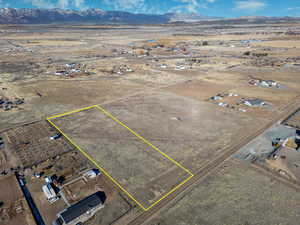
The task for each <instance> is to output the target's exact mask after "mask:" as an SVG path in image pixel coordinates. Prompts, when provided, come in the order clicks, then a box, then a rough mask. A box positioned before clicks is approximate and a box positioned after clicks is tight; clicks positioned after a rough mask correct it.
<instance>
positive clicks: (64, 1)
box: [56, 0, 70, 9]
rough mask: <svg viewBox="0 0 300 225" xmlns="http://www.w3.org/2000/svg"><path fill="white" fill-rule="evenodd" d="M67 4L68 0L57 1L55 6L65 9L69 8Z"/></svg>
mask: <svg viewBox="0 0 300 225" xmlns="http://www.w3.org/2000/svg"><path fill="white" fill-rule="evenodd" d="M69 3H70V2H69V0H59V1H58V2H57V4H56V5H57V7H58V8H61V9H66V8H68V7H69Z"/></svg>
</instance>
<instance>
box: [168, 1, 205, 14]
mask: <svg viewBox="0 0 300 225" xmlns="http://www.w3.org/2000/svg"><path fill="white" fill-rule="evenodd" d="M178 2H179V3H180V5H178V6H175V7H173V8H171V9H170V10H169V11H170V12H177V13H186V12H188V13H198V11H199V9H200V8H204V9H206V8H207V6H206V4H205V3H199V1H198V0H178Z"/></svg>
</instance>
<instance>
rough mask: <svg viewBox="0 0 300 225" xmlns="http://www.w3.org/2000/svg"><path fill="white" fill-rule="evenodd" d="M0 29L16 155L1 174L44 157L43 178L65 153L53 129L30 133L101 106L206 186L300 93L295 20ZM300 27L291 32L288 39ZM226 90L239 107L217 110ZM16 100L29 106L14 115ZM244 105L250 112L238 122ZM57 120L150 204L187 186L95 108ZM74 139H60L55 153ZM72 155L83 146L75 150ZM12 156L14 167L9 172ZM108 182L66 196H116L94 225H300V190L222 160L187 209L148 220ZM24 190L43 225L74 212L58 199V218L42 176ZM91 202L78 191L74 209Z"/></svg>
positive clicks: (84, 163) (178, 205)
mask: <svg viewBox="0 0 300 225" xmlns="http://www.w3.org/2000/svg"><path fill="white" fill-rule="evenodd" d="M0 28H1V30H2V31H3V32H1V38H0V39H1V40H0V53H1V54H0V96H1V98H3V103H1V104H2V105H1V109H0V110H1V112H0V130H1V131H5V132H8V133H5V132H2V133H1V136H4V139H5V142H7V143H8V145H5V148H4V149H5V150H4V151H3V152H4V153H5V154H4V153H3V154H0V155H1V156H0V157H2V162H1V163H2V164H3V165H0V166H2V167H1V168H4V169H5V170H9V167H14V168H16V167H17V166H18V165H19V164H20V165H21V164H22V162H23V164H24V165H25V164H26V165H27V164H28V166H29V165H30V164H32V162H33V163H36V162H38V161H39V159H43V160H46V162H44V163H45V165H44V163H41V164H40V165H37V167H36V169H40V168H42V167H44V166H46V164H47V165H48V164H51V163H54V160H55V159H53V157H54V156H56V155H57V152H59V151H60V150H61V151H64V152H67V151H65V149H64V147H63V146H62V145H61V146H60V145H56V144H53V143H51V141H52V140H51V141H50V139H49V136H50V135H52V133H56V132H58V131H55V129H54V128H51V129H50V128H49V127H47V128H45V126H44V127H42V128H41V127H39V126H36V127H35V126H32V127H26V126H21V125H22V124H24V123H28V122H32V121H37V122H38V124H39V123H45V119H46V118H48V117H50V116H53V115H56V114H61V113H65V112H68V111H72V110H77V109H80V108H84V107H88V106H92V105H100V106H103V107H104V108H105V109H107V110H108V111H109V112H110V113H111V114H112V115H113V116H115V117H116V118H118V119H119V120H120V121H121V122H123V123H124V124H126V125H127V126H128V127H129V128H131V129H132V130H133V131H135V132H137V133H138V134H140V135H141V136H143V137H144V138H145V139H146V140H148V141H149V142H151V143H152V144H153V145H154V146H156V147H157V148H158V149H160V150H161V151H162V152H164V153H166V154H167V155H168V156H170V157H171V158H173V159H174V160H176V162H178V163H180V164H181V165H182V166H184V167H185V168H187V169H188V170H190V171H191V172H192V173H194V174H197V176H201V175H202V174H201V172H202V170H204V169H205V168H210V167H207V166H208V165H210V163H214V162H215V160H218V159H219V158H222V157H223V155H226V153H228V154H229V153H230V154H232V152H233V150H236V151H238V149H233V150H232V149H231V148H233V147H235V146H240V145H239V144H241V143H242V142H241V141H242V140H245V139H246V138H248V137H249V138H250V137H252V135H254V134H256V133H257V132H258V131H260V129H262V128H264V127H265V126H266V125H267V124H268V123H269V122H270V121H273V120H274V118H277V117H278V116H279V115H281V114H282V113H283V112H284V113H285V110H286V109H287V108H288V107H289V106H290V105H291V104H293V103H296V102H297V100H298V96H299V94H300V91H299V86H300V77H299V71H300V68H299V64H300V58H299V51H298V50H297V49H298V48H299V41H298V39H299V38H300V35H299V34H297V32H296V31H298V30H299V31H300V27H299V24H297V23H294V24H283V23H282V24H267V25H264V24H251V25H249V24H248V25H247V24H245V25H244V24H239V25H236V24H232V25H230V26H223V25H220V26H217V27H215V26H213V25H212V26H210V25H201V24H192V25H189V26H186V25H185V26H182V25H179V24H178V25H174V24H172V25H163V26H158V25H157V26H154V25H153V26H150V25H149V26H136V27H131V26H120V27H114V26H97V25H84V26H79V25H76V26H54V27H52V26H46V25H40V26H4V25H3V26H0ZM291 29H292V30H293V31H295V33H296V34H293V35H290V34H289V31H290V30H291ZM19 32H20V33H19ZM279 34H280V35H279ZM260 53H267V54H260ZM70 63H75V64H76V66H77V65H79V64H80V72H76V71H77V70H78V69H75V68H72V66H68V65H69V64H70ZM164 64H166V66H165V65H164ZM124 68H125V69H124ZM121 70H122V71H121ZM82 74H84V75H82ZM251 79H262V80H274V81H277V82H278V83H279V84H280V88H275V87H272V88H271V87H262V86H255V85H250V84H249V81H250V80H251ZM221 93H235V94H237V95H238V96H235V97H224V99H222V100H220V101H228V103H230V106H229V107H221V106H220V105H218V103H219V102H218V101H212V100H211V99H210V98H211V97H212V96H215V95H218V94H221ZM17 98H19V99H23V100H24V103H22V104H20V105H16V104H15V103H14V102H16V99H17ZM248 98H251V99H252V98H259V99H262V100H264V101H265V102H267V103H268V104H269V105H268V106H266V107H249V106H245V105H242V104H240V103H239V104H237V102H240V100H243V99H248ZM5 104H8V105H9V104H10V105H12V108H11V109H10V108H9V107H8V106H5ZM231 106H234V107H231ZM240 107H242V108H243V109H246V111H245V112H242V111H241V110H239V108H240ZM286 116H287V115H286ZM53 122H55V124H56V125H58V126H59V127H60V128H61V129H62V130H63V131H64V132H65V133H66V134H67V135H70V137H72V139H73V140H74V141H75V142H76V143H77V144H78V145H80V146H81V147H82V148H83V149H84V150H86V151H87V152H88V153H89V154H90V155H92V156H93V157H94V158H95V161H96V162H97V163H99V165H101V166H103V167H104V168H105V169H106V170H107V171H108V172H109V174H110V175H112V176H113V177H114V178H116V180H117V181H118V182H119V183H120V184H122V185H124V187H126V190H127V189H128V191H129V192H131V193H132V194H134V195H135V196H136V198H138V199H139V200H140V201H141V202H142V204H144V205H145V207H149V206H150V205H151V204H153V203H154V202H156V201H157V200H158V199H160V198H161V197H162V196H164V194H166V193H167V192H168V191H169V190H171V189H172V188H174V187H175V186H176V185H178V184H179V183H180V182H182V181H183V180H185V179H186V178H187V177H188V175H187V174H186V173H185V172H186V171H183V170H182V169H178V168H177V166H176V165H175V164H174V163H172V162H170V160H167V159H166V158H164V157H162V156H161V154H156V153H157V152H155V151H151V150H153V149H151V148H149V146H148V145H146V144H145V143H143V142H142V141H141V140H140V139H138V138H137V137H136V136H134V135H132V133H130V132H129V131H128V130H127V129H125V128H124V127H122V126H119V125H118V124H117V123H115V122H114V121H112V120H111V119H110V118H107V116H105V115H104V114H101V112H99V110H95V109H90V110H87V111H83V112H80V113H75V114H72V115H68V116H65V117H61V118H56V119H53ZM20 126H21V127H20ZM47 126H48V125H47ZM9 128H12V129H9ZM26 128H30V129H26ZM123 128H124V129H123ZM47 129H48V130H47ZM14 131H18V132H19V133H18V132H15V134H13V135H12V136H14V138H15V140H13V141H12V142H14V143H15V144H12V143H9V140H7V137H6V136H7V135H5V134H12V133H13V132H14ZM35 132H38V133H37V134H35ZM22 135H23V136H22ZM24 138H25V139H24ZM27 139H28V141H27ZM65 141H66V139H61V140H57V143H64V142H65ZM25 142H28V143H29V144H27V145H28V146H31V147H32V145H34V148H31V147H28V148H26V149H25V150H29V151H30V152H29V153H28V154H27V158H28V157H29V158H30V160H32V162H30V160H29V161H28V162H27V161H26V160H24V159H23V161H22V158H24V157H25V156H24V154H26V153H27V152H26V151H21V150H20V149H24V148H23V147H24V146H23V145H20V144H24V143H25ZM25 144H26V143H25ZM39 144H40V145H39ZM47 146H48V147H49V149H48V150H49V151H51V152H50V153H53V154H50V153H49V155H48V157H49V160H47V155H42V154H41V153H40V151H43V150H44V149H45V148H47ZM64 146H69V147H70V146H71V147H72V148H73V147H74V146H72V145H71V144H70V143H68V145H64ZM39 147H40V148H39ZM56 147H57V149H55V148H56ZM71 147H70V148H71ZM16 149H17V151H19V152H18V154H15V150H16ZM230 149H231V151H229V150H230ZM0 151H2V150H1V149H0ZM7 153H10V154H11V155H9V154H7ZM46 153H47V152H46V151H45V154H46ZM54 153H55V154H54ZM47 154H48V153H47ZM70 154H72V153H66V154H65V156H64V157H63V156H61V158H60V162H57V167H55V169H53V170H51V171H52V172H53V173H54V172H55V173H58V174H60V173H59V172H58V171H59V168H61V167H63V168H64V165H63V164H64V162H67V161H68V159H70V160H69V163H70V162H74V159H75V160H76V157H79V156H80V157H83V155H82V154H80V155H76V156H72V155H70ZM78 154H79V153H78ZM8 158H9V159H10V161H11V162H9V160H8V162H6V160H7V159H8ZM3 159H4V160H3ZM4 161H5V162H4ZM25 161H26V162H25ZM293 162H294V161H293ZM77 163H78V164H76V163H75V162H74V165H73V167H72V166H71V165H70V164H68V163H66V165H65V166H70V167H72V168H73V169H74V167H77V165H78V168H79V167H80V168H85V169H87V168H88V167H89V166H90V165H91V164H90V163H89V162H88V160H85V158H80V160H79V158H78V162H77ZM295 163H296V162H295ZM58 164H59V165H58ZM210 169H212V168H210ZM1 170H2V169H1ZM74 170H75V169H74ZM207 170H208V169H207ZM0 172H2V171H0ZM22 172H23V171H22ZM26 172H27V171H26ZM203 172H207V171H206V170H204V171H203ZM73 173H76V172H74V171H73V172H72V174H73ZM208 173H209V172H208ZM61 174H67V172H66V171H64V172H61ZM199 174H200V175H199ZM102 175H103V178H101V179H100V181H99V183H100V184H98V183H97V184H95V185H94V183H93V184H92V185H88V184H87V185H86V186H85V183H84V182H81V183H78V187H75V188H74V186H73V190H70V193H69V196H68V198H70V199H71V197H70V196H71V195H72V196H73V197H74V196H75V194H74V192H77V191H79V189H81V188H79V187H82V190H85V189H84V188H87V191H86V193H91V192H92V190H94V189H93V187H94V186H97V187H98V186H99V185H100V186H101V185H102V186H101V187H102V188H103V189H105V191H106V192H107V193H108V196H110V197H109V198H108V202H107V205H106V206H105V208H104V209H103V210H102V211H99V213H97V214H96V216H95V217H94V218H92V219H91V220H90V221H89V222H88V223H87V224H89V225H95V224H97V225H100V224H101V225H107V224H115V225H116V224H122V225H123V224H130V222H131V221H133V220H134V219H135V218H139V217H140V216H141V218H143V217H142V216H144V215H148V214H147V213H149V214H150V216H152V217H151V218H150V219H151V220H150V222H149V221H145V220H144V221H143V222H148V224H149V225H150V224H151V225H158V224H160V225H169V224H181V225H184V224H189V225H191V224H197V225H198V224H199V225H200V224H205V225H210V224H211V225H225V224H230V225H246V224H247V225H254V224H255V225H269V224H274V225H275V224H276V225H279V224H281V225H296V224H298V223H297V222H298V221H299V213H298V212H299V206H298V205H299V204H298V205H297V201H299V193H298V192H297V191H295V190H294V189H293V188H290V186H287V185H286V184H285V183H283V182H281V181H279V180H278V179H275V178H274V179H273V178H270V177H269V175H266V174H264V173H261V172H257V171H256V170H254V169H253V167H252V166H251V165H250V164H244V163H241V162H239V161H237V160H229V161H227V162H226V163H225V164H222V167H220V168H218V169H216V170H215V171H214V172H213V173H212V174H211V175H210V176H207V177H206V178H205V179H204V180H202V179H200V180H198V181H197V182H198V183H196V185H195V186H193V188H192V189H187V190H186V192H185V193H184V196H183V197H182V199H181V200H180V201H177V200H176V201H174V202H172V201H171V200H169V199H167V200H166V202H162V203H161V204H162V206H160V205H157V207H161V208H158V209H157V214H154V215H152V214H151V210H149V211H146V212H143V210H142V209H141V207H139V206H137V205H136V204H135V203H134V201H132V200H130V198H128V196H127V195H126V194H125V193H124V192H123V191H122V190H120V189H119V188H117V187H116V185H114V184H113V182H111V181H110V180H109V179H108V177H106V176H105V174H102ZM27 178H28V179H31V178H32V176H28V177H27ZM1 179H2V178H1ZM29 183H30V185H31V186H30V189H31V191H32V192H33V197H34V199H37V200H36V201H37V204H38V206H39V207H41V208H42V210H41V211H42V214H43V216H44V217H45V218H46V221H47V223H48V224H51V223H50V221H51V220H53V219H54V218H55V214H56V213H57V212H58V211H59V210H61V209H62V208H64V207H65V205H64V203H63V202H62V201H60V202H59V203H58V204H57V208H55V207H54V208H52V209H51V206H49V204H48V203H47V201H46V200H45V199H44V198H43V197H44V196H43V193H42V192H41V184H42V183H43V182H42V180H34V179H32V180H30V182H29ZM101 187H100V188H101ZM70 188H72V186H70ZM72 191H73V192H72ZM83 196H84V193H83V192H82V193H78V195H77V198H75V197H76V196H75V197H74V199H76V200H74V201H77V200H78V199H80V198H82V197H83ZM0 201H1V199H0ZM48 209H49V210H50V211H49V212H50V213H49V215H47V210H48ZM48 224H47V225H48ZM133 224H134V223H133Z"/></svg>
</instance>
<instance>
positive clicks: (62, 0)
mask: <svg viewBox="0 0 300 225" xmlns="http://www.w3.org/2000/svg"><path fill="white" fill-rule="evenodd" d="M1 1H3V0H0V6H1ZM24 1H25V2H27V3H30V4H31V5H33V6H35V7H38V8H47V9H48V8H61V9H68V8H71V7H72V6H74V7H75V8H77V9H86V8H88V6H87V5H86V4H85V3H86V0H56V1H50V0H24Z"/></svg>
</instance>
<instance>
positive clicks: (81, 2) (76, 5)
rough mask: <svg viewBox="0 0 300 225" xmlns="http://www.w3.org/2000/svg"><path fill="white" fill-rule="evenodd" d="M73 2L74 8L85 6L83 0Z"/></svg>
mask: <svg viewBox="0 0 300 225" xmlns="http://www.w3.org/2000/svg"><path fill="white" fill-rule="evenodd" d="M74 4H75V7H76V8H83V7H85V0H74Z"/></svg>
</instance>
